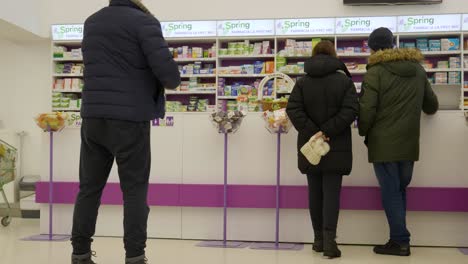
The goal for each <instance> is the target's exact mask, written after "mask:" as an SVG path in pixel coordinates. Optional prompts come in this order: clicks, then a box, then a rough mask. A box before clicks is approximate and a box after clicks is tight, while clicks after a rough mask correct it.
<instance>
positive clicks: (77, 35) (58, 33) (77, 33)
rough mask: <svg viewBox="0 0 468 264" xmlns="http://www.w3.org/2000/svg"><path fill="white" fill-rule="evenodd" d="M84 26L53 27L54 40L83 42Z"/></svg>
mask: <svg viewBox="0 0 468 264" xmlns="http://www.w3.org/2000/svg"><path fill="white" fill-rule="evenodd" d="M83 28H84V25H78V24H72V25H52V40H59V41H60V40H82V39H83Z"/></svg>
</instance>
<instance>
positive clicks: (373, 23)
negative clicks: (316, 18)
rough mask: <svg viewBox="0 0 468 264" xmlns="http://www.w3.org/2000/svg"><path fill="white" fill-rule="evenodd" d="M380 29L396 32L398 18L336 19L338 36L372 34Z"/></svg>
mask: <svg viewBox="0 0 468 264" xmlns="http://www.w3.org/2000/svg"><path fill="white" fill-rule="evenodd" d="M379 27H386V28H388V29H390V30H391V31H393V32H395V31H396V28H397V27H396V17H343V18H337V19H336V34H340V35H347V34H349V35H353V34H370V33H372V31H374V30H375V29H377V28H379Z"/></svg>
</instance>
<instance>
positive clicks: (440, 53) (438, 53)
mask: <svg viewBox="0 0 468 264" xmlns="http://www.w3.org/2000/svg"><path fill="white" fill-rule="evenodd" d="M461 53H462V52H461V51H460V50H453V51H423V52H422V54H423V55H424V56H431V57H437V56H449V55H460V54H461Z"/></svg>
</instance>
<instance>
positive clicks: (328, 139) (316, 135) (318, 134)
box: [314, 131, 330, 142]
mask: <svg viewBox="0 0 468 264" xmlns="http://www.w3.org/2000/svg"><path fill="white" fill-rule="evenodd" d="M314 137H317V138H320V137H322V138H323V139H324V140H325V141H327V142H329V141H330V138H329V137H327V136H326V135H325V134H323V132H322V131H319V132H317V133H316V134H315V135H314Z"/></svg>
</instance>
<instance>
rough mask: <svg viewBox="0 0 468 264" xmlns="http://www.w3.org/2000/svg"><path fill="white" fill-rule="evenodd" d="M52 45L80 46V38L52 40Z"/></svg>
mask: <svg viewBox="0 0 468 264" xmlns="http://www.w3.org/2000/svg"><path fill="white" fill-rule="evenodd" d="M53 44H54V45H56V46H61V45H63V46H81V40H59V41H57V40H56V41H54V42H53Z"/></svg>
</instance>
